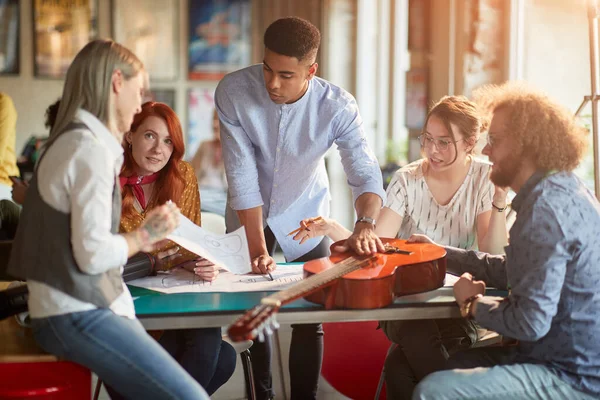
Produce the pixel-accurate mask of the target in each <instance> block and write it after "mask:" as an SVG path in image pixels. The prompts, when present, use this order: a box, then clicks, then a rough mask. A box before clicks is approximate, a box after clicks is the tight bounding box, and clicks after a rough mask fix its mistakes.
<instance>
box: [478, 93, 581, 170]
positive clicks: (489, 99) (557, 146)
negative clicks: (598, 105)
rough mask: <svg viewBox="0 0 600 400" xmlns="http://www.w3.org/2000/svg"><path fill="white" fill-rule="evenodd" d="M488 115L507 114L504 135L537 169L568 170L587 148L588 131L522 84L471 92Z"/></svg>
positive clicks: (563, 111) (562, 108)
mask: <svg viewBox="0 0 600 400" xmlns="http://www.w3.org/2000/svg"><path fill="white" fill-rule="evenodd" d="M473 96H474V98H475V100H476V101H477V103H478V104H480V105H481V107H482V108H483V109H485V110H486V111H487V112H489V113H490V114H493V113H495V112H497V111H499V110H506V111H508V112H509V113H510V118H509V119H508V120H507V123H506V126H505V127H504V128H505V130H506V135H507V137H508V138H510V139H511V140H513V141H514V142H516V143H517V144H518V145H519V148H521V149H522V150H523V152H524V153H523V154H525V156H526V157H529V158H530V159H531V161H533V163H534V165H535V166H536V168H538V169H541V170H544V171H550V170H558V171H571V170H573V169H575V168H576V167H577V165H578V164H579V162H580V161H581V159H582V158H583V156H584V154H585V150H586V148H587V134H588V131H587V129H585V128H584V127H582V126H580V125H579V124H578V123H577V121H576V120H575V117H574V116H573V114H572V113H571V112H570V111H569V110H568V109H567V108H565V107H563V106H561V105H560V104H558V103H557V102H555V101H553V100H552V99H550V98H549V97H548V96H546V95H545V94H543V93H542V92H539V91H537V90H535V89H533V88H531V87H530V86H528V85H527V84H525V83H523V82H507V83H504V84H502V85H487V86H484V87H482V88H480V89H477V90H476V91H474V92H473Z"/></svg>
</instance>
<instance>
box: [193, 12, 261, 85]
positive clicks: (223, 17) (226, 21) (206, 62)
mask: <svg viewBox="0 0 600 400" xmlns="http://www.w3.org/2000/svg"><path fill="white" fill-rule="evenodd" d="M250 2H251V0H189V43H188V54H189V65H188V77H189V79H205V80H218V79H221V78H222V77H223V76H224V75H225V74H226V73H228V72H231V71H235V70H236V69H240V68H243V67H246V66H248V65H249V64H250V50H251V36H250V35H251V32H250V20H251V14H250V11H251V9H250Z"/></svg>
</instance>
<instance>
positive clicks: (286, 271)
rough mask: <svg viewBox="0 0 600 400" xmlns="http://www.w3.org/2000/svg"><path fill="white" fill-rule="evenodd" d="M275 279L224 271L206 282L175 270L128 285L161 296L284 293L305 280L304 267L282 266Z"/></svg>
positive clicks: (179, 269) (183, 271)
mask: <svg viewBox="0 0 600 400" xmlns="http://www.w3.org/2000/svg"><path fill="white" fill-rule="evenodd" d="M272 275H273V279H274V280H273V281H271V280H270V279H269V278H268V276H265V275H255V274H246V275H236V274H233V273H231V272H228V271H221V273H220V274H219V276H218V277H217V279H216V280H215V281H213V282H205V281H203V280H202V279H200V278H199V277H198V276H194V274H193V273H191V272H189V271H187V270H185V269H183V268H175V269H172V270H171V271H168V272H160V273H159V274H158V275H157V276H147V277H145V278H140V279H136V280H133V281H129V282H127V283H128V284H129V285H133V286H138V287H143V288H146V289H150V290H155V291H157V292H162V293H208V292H259V291H266V290H282V289H285V288H287V287H289V286H291V285H292V284H294V283H296V282H298V281H301V280H302V264H298V265H279V266H277V268H276V269H275V271H273V272H272Z"/></svg>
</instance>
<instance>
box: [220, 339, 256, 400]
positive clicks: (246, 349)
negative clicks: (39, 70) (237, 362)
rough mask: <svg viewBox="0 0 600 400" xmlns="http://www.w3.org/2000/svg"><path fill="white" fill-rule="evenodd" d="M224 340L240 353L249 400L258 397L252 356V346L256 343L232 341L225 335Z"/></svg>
mask: <svg viewBox="0 0 600 400" xmlns="http://www.w3.org/2000/svg"><path fill="white" fill-rule="evenodd" d="M223 340H225V341H227V342H228V343H229V344H230V345H232V346H233V348H234V349H235V352H236V353H238V354H239V355H240V358H241V360H242V367H243V368H244V383H245V384H246V396H247V398H248V400H254V399H256V388H255V386H254V374H253V373H252V357H251V355H250V347H252V345H253V344H254V342H253V341H252V340H245V341H243V342H232V341H231V340H230V339H229V337H227V336H225V335H224V336H223Z"/></svg>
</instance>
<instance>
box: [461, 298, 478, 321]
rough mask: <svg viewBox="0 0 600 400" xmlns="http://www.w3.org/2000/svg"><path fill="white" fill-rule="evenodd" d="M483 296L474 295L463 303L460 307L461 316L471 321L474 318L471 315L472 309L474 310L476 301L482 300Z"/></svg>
mask: <svg viewBox="0 0 600 400" xmlns="http://www.w3.org/2000/svg"><path fill="white" fill-rule="evenodd" d="M482 297H483V295H482V294H481V293H477V294H476V295H473V296H471V297H469V298H468V299H466V300H465V302H464V303H463V305H462V306H460V315H461V316H462V317H463V318H467V319H471V318H473V316H472V315H471V309H472V308H473V307H472V305H473V303H474V302H475V300H477V299H480V298H482Z"/></svg>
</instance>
